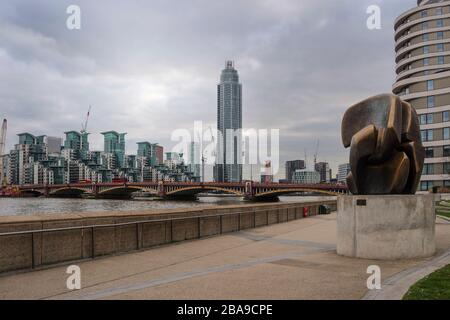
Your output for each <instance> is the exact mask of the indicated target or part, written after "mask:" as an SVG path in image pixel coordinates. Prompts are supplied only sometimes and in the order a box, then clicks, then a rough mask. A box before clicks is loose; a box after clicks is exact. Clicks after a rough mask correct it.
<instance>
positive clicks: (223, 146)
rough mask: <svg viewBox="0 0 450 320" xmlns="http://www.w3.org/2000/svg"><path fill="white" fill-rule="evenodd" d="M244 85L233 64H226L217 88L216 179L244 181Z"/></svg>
mask: <svg viewBox="0 0 450 320" xmlns="http://www.w3.org/2000/svg"><path fill="white" fill-rule="evenodd" d="M241 129H242V85H241V83H240V82H239V75H238V72H237V70H236V69H235V68H234V62H233V61H226V63H225V69H224V70H222V74H221V76H220V83H219V84H218V85H217V130H218V132H219V133H220V135H221V136H220V137H219V138H218V141H217V150H216V151H217V152H216V165H215V166H214V180H215V181H218V182H240V181H241V180H242V164H241V163H242V161H241V158H242V154H241V152H242V146H241V142H242V135H241V134H242V133H241Z"/></svg>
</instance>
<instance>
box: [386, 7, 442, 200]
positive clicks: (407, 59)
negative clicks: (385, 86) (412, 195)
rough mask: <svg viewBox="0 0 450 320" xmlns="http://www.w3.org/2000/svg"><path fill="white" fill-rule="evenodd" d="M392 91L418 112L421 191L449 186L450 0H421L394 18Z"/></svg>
mask: <svg viewBox="0 0 450 320" xmlns="http://www.w3.org/2000/svg"><path fill="white" fill-rule="evenodd" d="M395 51H396V57H395V62H396V67H395V71H396V73H397V78H396V82H395V84H394V86H393V92H394V94H397V95H399V96H401V98H402V99H403V100H404V101H407V102H409V103H411V105H412V106H413V107H414V108H415V109H416V111H417V114H418V115H419V121H420V129H421V135H422V143H423V146H424V147H425V153H426V159H425V165H424V170H423V174H422V178H421V182H420V191H428V190H430V189H431V188H433V187H442V186H444V187H450V1H449V0H418V1H417V7H414V8H412V9H410V10H408V11H406V12H405V13H403V14H401V15H400V16H399V17H398V18H397V20H396V21H395Z"/></svg>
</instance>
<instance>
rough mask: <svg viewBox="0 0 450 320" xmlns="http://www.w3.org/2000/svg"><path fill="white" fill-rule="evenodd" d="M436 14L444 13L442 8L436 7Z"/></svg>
mask: <svg viewBox="0 0 450 320" xmlns="http://www.w3.org/2000/svg"><path fill="white" fill-rule="evenodd" d="M436 15H438V16H440V15H442V8H436Z"/></svg>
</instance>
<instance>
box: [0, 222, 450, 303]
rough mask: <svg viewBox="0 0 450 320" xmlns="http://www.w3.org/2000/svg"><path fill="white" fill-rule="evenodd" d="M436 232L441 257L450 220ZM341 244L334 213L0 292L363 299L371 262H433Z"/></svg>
mask: <svg viewBox="0 0 450 320" xmlns="http://www.w3.org/2000/svg"><path fill="white" fill-rule="evenodd" d="M436 237H437V246H438V255H442V254H443V253H444V252H446V251H447V250H448V249H450V224H448V223H439V224H438V225H437V226H436ZM335 243H336V216H335V214H332V215H328V216H317V217H311V218H308V219H302V220H297V221H292V222H289V223H284V224H278V225H271V226H268V227H263V228H258V229H252V230H247V231H243V232H237V233H233V234H227V235H222V236H219V237H213V238H208V239H202V240H195V241H191V242H184V243H180V244H177V245H169V246H164V247H160V248H155V249H151V250H147V251H141V252H135V253H129V254H125V255H120V256H113V257H106V258H101V259H96V260H91V261H84V262H80V263H78V265H79V266H80V268H81V273H82V274H81V278H82V281H81V282H82V289H81V290H75V291H69V290H68V289H67V288H66V280H67V277H68V276H69V275H68V274H66V266H58V267H53V268H50V269H46V270H40V271H34V272H28V273H21V274H15V275H7V276H2V277H0V298H1V299H7V298H9V299H361V298H363V297H365V298H370V296H369V295H366V293H367V288H366V281H367V278H368V276H369V275H368V274H367V273H366V270H367V267H368V266H370V265H374V264H376V265H379V266H380V267H381V272H382V278H383V279H386V281H387V280H390V281H392V279H394V280H395V276H396V275H397V276H398V275H401V274H402V272H404V273H405V272H406V273H407V272H408V271H407V270H417V268H418V266H420V265H421V264H422V263H424V261H425V263H426V262H430V261H431V260H403V261H373V260H363V259H351V258H345V257H340V256H338V255H336V249H335ZM393 277H394V278H393ZM400 278H401V277H400ZM386 281H383V283H386V286H387V285H388V283H387V282H386ZM378 293H379V292H378ZM372 295H373V293H372ZM397 295H398V293H397ZM390 297H393V298H398V297H397V296H395V295H392V296H390Z"/></svg>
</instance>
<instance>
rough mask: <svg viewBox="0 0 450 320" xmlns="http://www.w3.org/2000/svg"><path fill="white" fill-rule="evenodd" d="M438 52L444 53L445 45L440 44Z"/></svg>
mask: <svg viewBox="0 0 450 320" xmlns="http://www.w3.org/2000/svg"><path fill="white" fill-rule="evenodd" d="M437 51H438V52H442V51H444V44H443V43H438V45H437Z"/></svg>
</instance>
